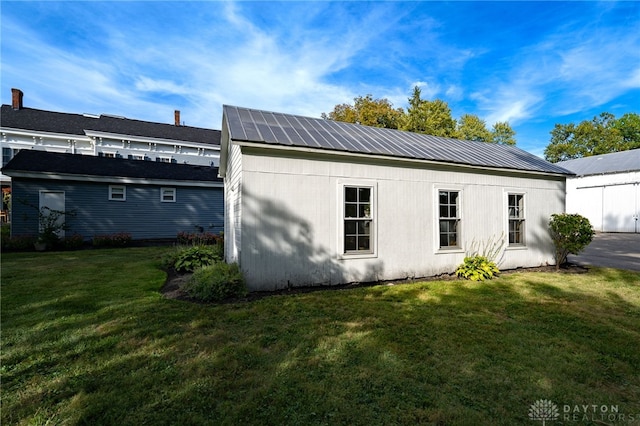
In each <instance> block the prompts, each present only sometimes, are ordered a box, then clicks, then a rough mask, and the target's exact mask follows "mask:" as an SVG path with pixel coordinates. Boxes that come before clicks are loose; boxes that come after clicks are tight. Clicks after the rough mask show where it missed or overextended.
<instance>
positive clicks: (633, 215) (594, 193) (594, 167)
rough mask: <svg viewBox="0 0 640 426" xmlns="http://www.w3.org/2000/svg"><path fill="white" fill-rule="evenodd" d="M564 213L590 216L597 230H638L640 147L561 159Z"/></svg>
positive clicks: (639, 225) (639, 210)
mask: <svg viewBox="0 0 640 426" xmlns="http://www.w3.org/2000/svg"><path fill="white" fill-rule="evenodd" d="M558 165H559V166H561V167H564V168H565V169H567V170H570V171H572V172H573V173H575V176H574V177H569V178H567V198H566V203H567V204H566V210H567V213H579V214H581V215H583V216H585V217H587V218H588V219H589V221H590V222H591V224H592V225H593V227H594V229H595V230H596V231H600V232H636V233H640V221H639V219H640V149H633V150H630V151H623V152H616V153H612V154H604V155H596V156H592V157H585V158H579V159H575V160H569V161H563V162H560V163H558Z"/></svg>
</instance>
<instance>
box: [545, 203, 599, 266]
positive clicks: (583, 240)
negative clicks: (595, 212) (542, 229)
mask: <svg viewBox="0 0 640 426" xmlns="http://www.w3.org/2000/svg"><path fill="white" fill-rule="evenodd" d="M549 231H550V232H551V239H552V240H553V244H554V245H555V247H556V253H555V254H556V269H560V265H562V264H563V263H565V262H566V261H567V256H568V255H569V253H572V254H578V253H580V252H581V251H582V250H584V249H585V247H587V246H588V245H589V243H591V240H593V236H594V235H595V232H594V230H593V228H592V227H591V223H590V222H589V219H587V218H586V217H584V216H580V215H579V214H567V213H563V214H553V215H551V219H550V220H549Z"/></svg>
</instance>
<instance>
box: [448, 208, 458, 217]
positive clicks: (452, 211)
mask: <svg viewBox="0 0 640 426" xmlns="http://www.w3.org/2000/svg"><path fill="white" fill-rule="evenodd" d="M449 217H458V215H457V214H456V206H451V207H449Z"/></svg>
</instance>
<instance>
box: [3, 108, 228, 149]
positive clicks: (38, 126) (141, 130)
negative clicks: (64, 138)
mask: <svg viewBox="0 0 640 426" xmlns="http://www.w3.org/2000/svg"><path fill="white" fill-rule="evenodd" d="M0 125H2V127H6V128H11V129H23V130H34V131H39V132H51V133H65V134H71V135H84V134H85V130H93V131H97V132H106V133H115V134H119V135H130V136H141V137H148V138H158V139H171V140H178V141H185V142H197V143H206V144H210V145H218V146H220V135H221V132H220V130H212V129H203V128H200V127H190V126H175V125H172V124H163V123H153V122H150V121H141V120H132V119H129V118H120V117H114V116H110V115H100V116H99V117H97V118H95V116H86V115H83V114H69V113H66V112H53V111H44V110H39V109H33V108H21V109H14V108H13V107H12V106H11V105H2V114H1V116H0Z"/></svg>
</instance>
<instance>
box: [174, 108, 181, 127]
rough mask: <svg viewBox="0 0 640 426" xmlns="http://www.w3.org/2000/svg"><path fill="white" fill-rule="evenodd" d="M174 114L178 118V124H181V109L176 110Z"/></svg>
mask: <svg viewBox="0 0 640 426" xmlns="http://www.w3.org/2000/svg"><path fill="white" fill-rule="evenodd" d="M173 115H174V118H175V120H176V126H179V125H180V110H179V109H177V110H175V111H174V113H173Z"/></svg>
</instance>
